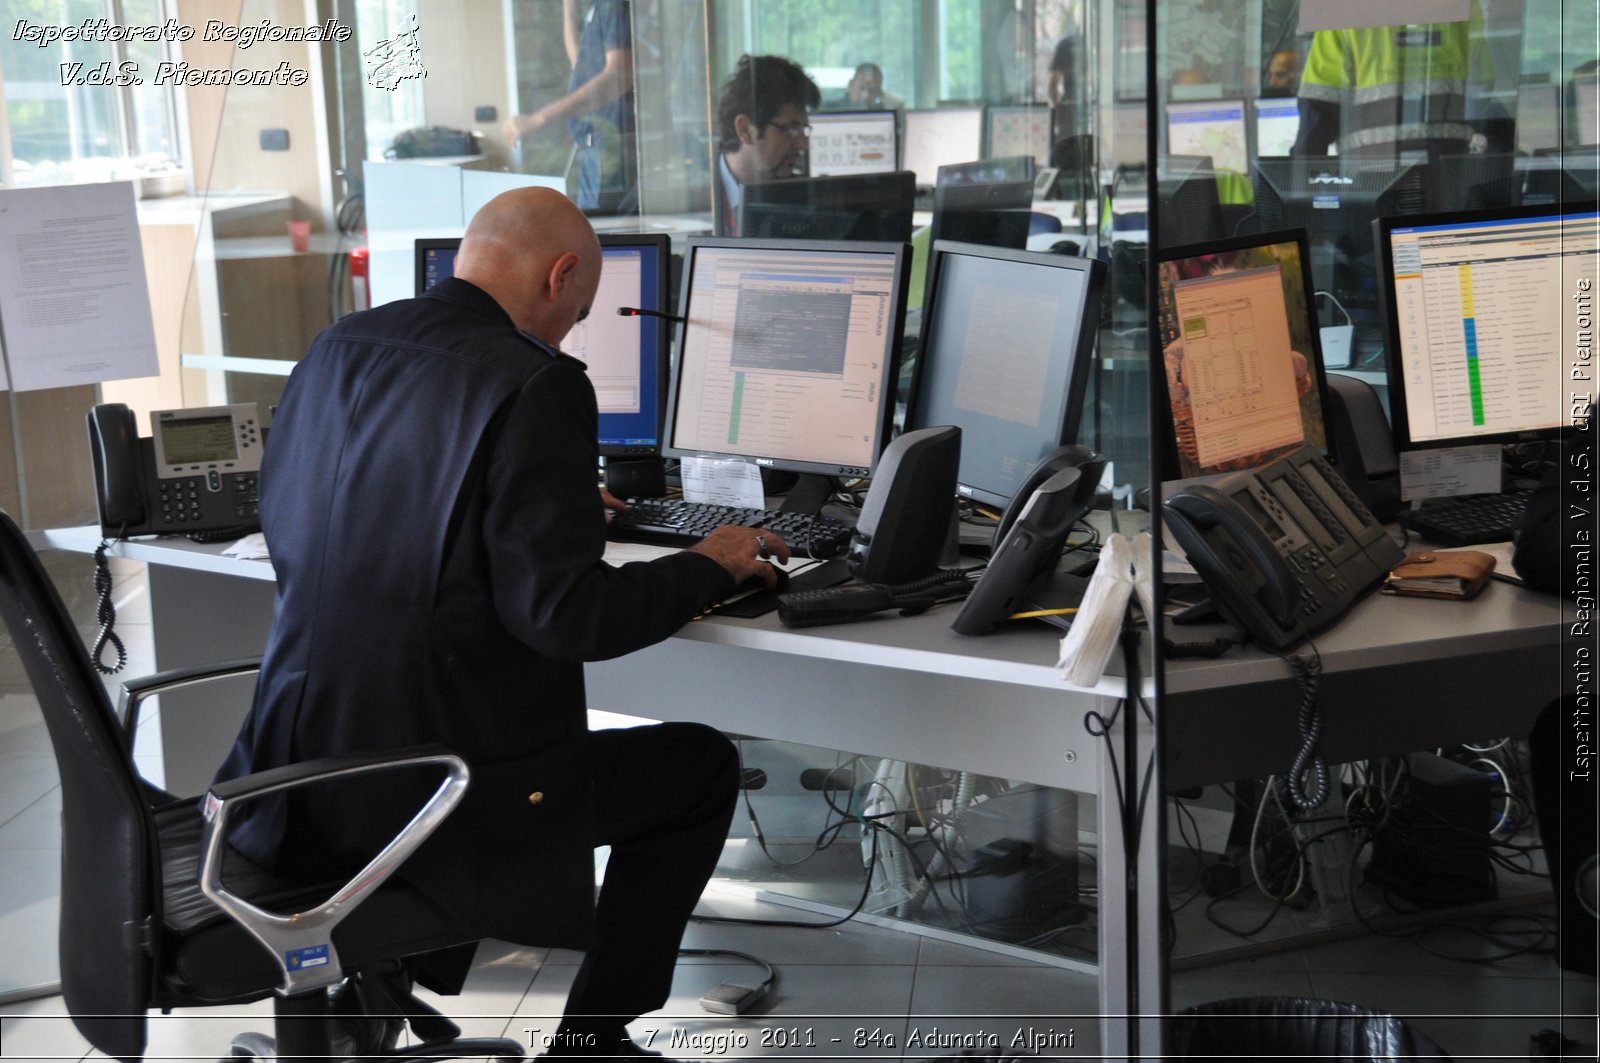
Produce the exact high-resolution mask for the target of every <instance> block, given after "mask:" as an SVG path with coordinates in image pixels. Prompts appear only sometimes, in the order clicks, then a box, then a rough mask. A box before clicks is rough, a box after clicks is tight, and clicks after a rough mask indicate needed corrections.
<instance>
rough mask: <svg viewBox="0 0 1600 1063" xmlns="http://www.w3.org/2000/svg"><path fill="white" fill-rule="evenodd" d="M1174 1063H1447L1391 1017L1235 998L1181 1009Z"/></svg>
mask: <svg viewBox="0 0 1600 1063" xmlns="http://www.w3.org/2000/svg"><path fill="white" fill-rule="evenodd" d="M1169 1029H1170V1033H1171V1037H1172V1051H1173V1055H1174V1056H1175V1057H1176V1058H1178V1059H1190V1058H1217V1057H1221V1056H1231V1055H1238V1056H1246V1057H1250V1058H1256V1059H1266V1058H1270V1059H1301V1058H1304V1059H1320V1060H1325V1061H1327V1063H1366V1061H1368V1060H1372V1061H1376V1060H1413V1059H1443V1060H1447V1059H1449V1058H1450V1055H1449V1053H1447V1052H1445V1050H1444V1049H1442V1048H1440V1047H1439V1046H1438V1045H1437V1044H1435V1043H1434V1042H1433V1041H1432V1040H1431V1039H1429V1038H1428V1037H1426V1036H1424V1035H1423V1034H1421V1033H1418V1032H1417V1031H1416V1030H1414V1029H1412V1028H1411V1027H1409V1026H1407V1025H1406V1024H1405V1023H1404V1022H1401V1021H1400V1020H1399V1019H1397V1018H1395V1017H1394V1016H1393V1015H1389V1014H1386V1013H1384V1012H1381V1011H1373V1010H1371V1009H1369V1008H1362V1007H1357V1006H1356V1005H1354V1004H1342V1003H1340V1002H1338V1001H1334V1000H1316V999H1311V998H1305V997H1236V998H1233V999H1231V1000H1215V1001H1211V1002H1210V1003H1207V1004H1196V1005H1195V1006H1193V1007H1190V1008H1185V1009H1184V1010H1183V1011H1182V1012H1180V1013H1179V1014H1178V1015H1177V1016H1175V1017H1174V1018H1173V1019H1172V1021H1171V1025H1170V1027H1169Z"/></svg>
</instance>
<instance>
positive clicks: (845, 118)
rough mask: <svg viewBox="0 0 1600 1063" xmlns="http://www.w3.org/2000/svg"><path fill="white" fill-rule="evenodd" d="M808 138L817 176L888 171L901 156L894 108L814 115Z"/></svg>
mask: <svg viewBox="0 0 1600 1063" xmlns="http://www.w3.org/2000/svg"><path fill="white" fill-rule="evenodd" d="M810 121H811V135H810V136H809V137H808V138H807V142H808V145H809V146H808V147H807V148H806V163H807V169H808V170H809V172H810V174H811V176H813V177H829V176H832V175H834V174H856V173H887V172H889V171H890V170H893V169H894V168H895V166H896V165H897V163H898V160H899V158H900V155H899V137H898V132H897V122H896V115H895V112H893V111H837V112H827V113H823V114H813V115H812V116H811V118H810Z"/></svg>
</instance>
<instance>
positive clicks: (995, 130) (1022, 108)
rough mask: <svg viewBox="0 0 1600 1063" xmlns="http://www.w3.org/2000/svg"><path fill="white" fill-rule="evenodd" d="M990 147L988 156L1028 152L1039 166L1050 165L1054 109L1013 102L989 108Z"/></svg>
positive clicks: (998, 156)
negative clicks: (1051, 110) (1051, 128)
mask: <svg viewBox="0 0 1600 1063" xmlns="http://www.w3.org/2000/svg"><path fill="white" fill-rule="evenodd" d="M988 120H989V135H988V150H987V151H985V152H984V157H986V158H990V159H1000V158H1005V157H1007V156H1011V155H1027V156H1028V157H1029V158H1031V159H1033V161H1034V165H1036V166H1049V165H1050V146H1051V144H1052V143H1053V140H1052V137H1051V134H1050V108H1049V107H1044V106H1040V105H1036V104H1013V105H1006V106H994V107H990V108H989V115H988Z"/></svg>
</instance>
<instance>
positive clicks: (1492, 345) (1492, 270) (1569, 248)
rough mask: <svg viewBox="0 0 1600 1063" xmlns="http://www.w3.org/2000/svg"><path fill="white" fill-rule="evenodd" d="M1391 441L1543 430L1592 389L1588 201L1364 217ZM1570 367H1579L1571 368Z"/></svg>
mask: <svg viewBox="0 0 1600 1063" xmlns="http://www.w3.org/2000/svg"><path fill="white" fill-rule="evenodd" d="M1375 229H1376V233H1377V243H1378V252H1379V256H1380V276H1381V279H1382V283H1381V284H1380V286H1379V287H1380V290H1381V292H1382V294H1383V296H1384V300H1385V305H1384V318H1385V323H1386V325H1387V328H1388V338H1389V341H1388V342H1389V349H1390V354H1389V366H1388V372H1389V407H1390V413H1391V416H1392V419H1393V421H1394V435H1395V445H1396V446H1397V447H1400V448H1402V449H1405V448H1413V447H1430V446H1440V447H1442V446H1465V445H1468V444H1472V443H1493V442H1511V441H1515V440H1527V439H1540V438H1545V439H1548V438H1553V437H1555V436H1557V435H1559V434H1560V432H1561V430H1562V429H1563V428H1564V427H1565V426H1568V425H1571V424H1572V423H1574V420H1575V419H1576V418H1577V417H1580V416H1582V414H1583V410H1582V409H1575V408H1574V401H1573V396H1574V395H1580V396H1584V397H1585V401H1584V402H1583V405H1585V406H1586V405H1587V403H1588V400H1592V398H1593V395H1594V385H1593V383H1591V382H1590V381H1592V380H1593V379H1594V371H1593V369H1594V365H1595V361H1594V358H1593V356H1592V352H1593V321H1594V311H1595V306H1594V301H1595V299H1596V297H1597V293H1600V211H1597V210H1596V205H1595V203H1594V202H1593V201H1590V202H1587V203H1582V204H1580V203H1566V204H1561V205H1556V206H1533V207H1515V208H1506V209H1502V210H1495V211H1475V212H1471V213H1466V212H1463V213H1457V214H1436V215H1423V216H1413V217H1400V218H1383V219H1380V220H1379V221H1378V222H1376V223H1375ZM1574 374H1581V375H1577V376H1575V375H1574Z"/></svg>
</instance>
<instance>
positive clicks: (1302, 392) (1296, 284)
mask: <svg viewBox="0 0 1600 1063" xmlns="http://www.w3.org/2000/svg"><path fill="white" fill-rule="evenodd" d="M1157 254H1158V264H1157V267H1156V268H1157V277H1158V280H1157V291H1158V293H1159V295H1158V298H1159V300H1160V310H1159V316H1158V318H1157V321H1158V323H1159V327H1160V330H1161V347H1162V369H1163V370H1164V371H1163V372H1161V373H1158V374H1155V378H1156V380H1157V381H1158V385H1157V386H1158V387H1161V388H1162V389H1163V399H1164V401H1163V402H1162V403H1161V406H1162V407H1163V408H1165V409H1168V410H1170V411H1171V417H1170V418H1168V419H1167V420H1166V421H1165V422H1164V423H1163V424H1161V425H1160V426H1159V430H1160V431H1161V432H1162V435H1163V437H1164V440H1163V441H1164V445H1163V447H1162V448H1161V449H1162V451H1164V455H1163V458H1162V465H1163V468H1162V469H1161V470H1160V478H1161V479H1163V480H1178V479H1188V478H1190V477H1196V476H1209V475H1213V474H1216V473H1222V472H1229V471H1232V470H1236V469H1253V468H1256V467H1258V466H1261V465H1264V464H1266V463H1267V462H1269V461H1273V460H1275V459H1277V458H1280V457H1282V456H1283V455H1285V454H1287V453H1289V452H1291V451H1293V450H1295V449H1296V448H1298V447H1301V446H1310V447H1315V448H1316V449H1317V450H1319V451H1323V452H1326V451H1327V449H1328V433H1327V427H1326V425H1327V394H1328V389H1327V384H1326V380H1325V379H1324V376H1323V368H1322V350H1321V347H1320V346H1319V345H1318V333H1317V328H1316V317H1315V315H1314V314H1313V312H1312V305H1311V293H1312V287H1311V271H1310V269H1309V267H1308V266H1307V257H1308V256H1307V253H1306V236H1305V233H1304V232H1301V231H1295V232H1277V233H1263V234H1259V235H1253V236H1248V237H1243V238H1238V239H1232V240H1219V241H1216V242H1213V243H1207V244H1200V245H1197V246H1192V247H1177V248H1170V249H1163V250H1161V251H1159V252H1158V253H1157Z"/></svg>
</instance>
